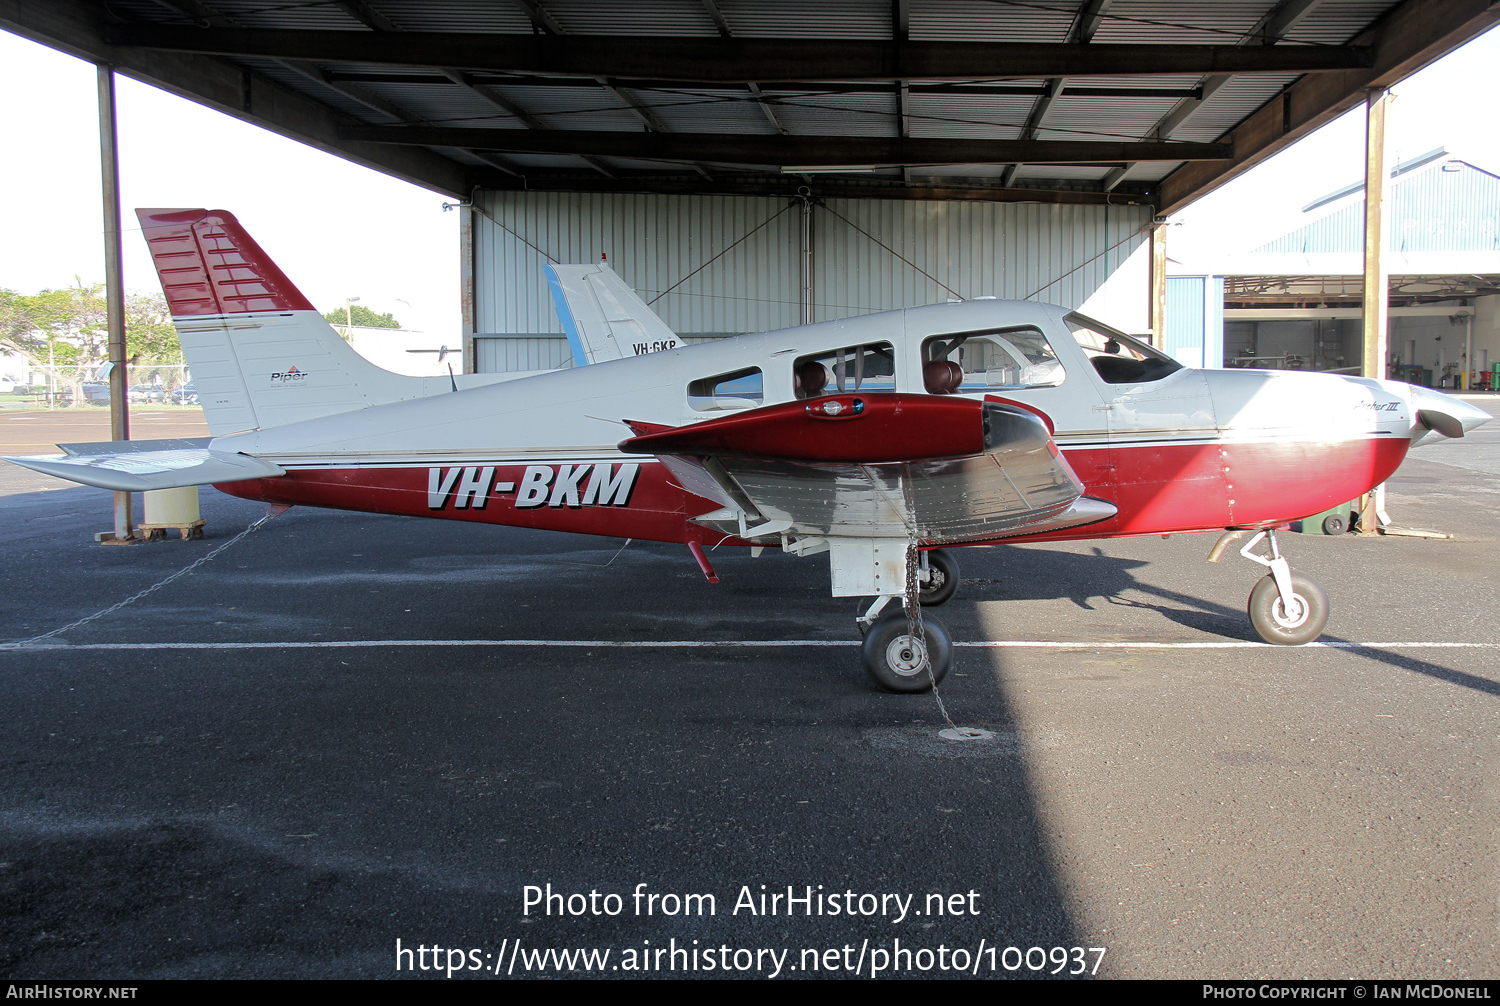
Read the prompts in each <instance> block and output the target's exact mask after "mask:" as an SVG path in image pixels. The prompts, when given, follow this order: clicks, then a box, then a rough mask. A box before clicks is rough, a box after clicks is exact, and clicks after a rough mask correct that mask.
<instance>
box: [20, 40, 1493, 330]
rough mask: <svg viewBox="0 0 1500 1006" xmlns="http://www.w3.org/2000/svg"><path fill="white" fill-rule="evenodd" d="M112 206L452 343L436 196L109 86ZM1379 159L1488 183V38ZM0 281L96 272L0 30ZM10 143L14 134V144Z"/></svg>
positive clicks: (201, 110) (73, 106)
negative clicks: (1426, 161)
mask: <svg viewBox="0 0 1500 1006" xmlns="http://www.w3.org/2000/svg"><path fill="white" fill-rule="evenodd" d="M116 79H117V81H118V84H117V88H116V100H117V106H118V116H119V136H120V175H121V206H122V209H123V210H124V214H125V216H126V219H127V222H128V223H132V224H133V222H134V214H133V213H132V212H131V211H132V209H133V208H134V207H137V206H151V207H169V206H180V207H198V206H201V207H208V208H214V209H227V210H229V211H231V212H233V213H234V214H235V215H236V216H237V217H239V219H240V221H241V222H242V223H243V224H245V226H246V227H247V229H248V230H249V231H250V233H251V234H253V235H254V236H255V238H256V240H257V241H258V242H260V244H261V245H262V247H264V248H265V249H266V250H267V251H268V252H269V253H270V254H271V255H272V257H273V258H274V259H275V260H276V262H277V263H278V264H279V265H280V266H281V267H282V270H283V271H284V272H286V273H287V275H289V276H290V277H291V278H292V280H293V281H294V282H295V283H296V284H297V285H298V287H300V288H301V290H302V292H303V293H304V294H306V295H307V297H308V298H309V299H310V300H311V301H312V302H313V304H315V305H316V306H317V307H318V308H319V309H320V310H324V311H327V310H331V309H333V308H335V307H342V306H343V303H344V298H345V297H359V298H361V300H360V303H362V304H364V305H366V306H368V307H370V308H373V309H374V310H376V311H377V312H382V313H383V312H391V313H394V314H395V316H396V317H397V318H398V319H399V320H400V321H401V323H402V324H403V326H405V327H407V328H410V329H414V330H417V331H423V332H427V333H430V334H433V335H436V336H439V337H442V338H446V339H450V340H457V338H458V335H459V323H460V319H459V289H458V277H459V270H458V214H457V213H455V212H444V211H443V209H442V204H443V203H444V202H445V201H446V197H444V196H441V195H439V194H437V193H434V192H430V191H428V190H426V189H422V188H420V187H418V186H415V185H411V184H408V183H406V182H402V181H398V180H396V179H394V178H390V177H388V176H386V175H382V174H381V173H379V172H377V171H373V170H370V169H368V168H363V167H360V166H358V165H355V164H352V163H350V162H348V161H345V160H343V159H341V158H338V157H335V156H333V155H331V154H325V153H323V152H321V151H318V150H314V149H313V148H311V147H306V146H303V145H301V144H299V143H296V142H294V141H292V140H288V139H285V138H283V137H280V136H277V135H276V134H274V133H271V132H268V131H266V130H263V129H260V128H259V127H257V126H252V125H248V124H246V123H244V122H241V121H240V120H238V119H235V118H233V117H231V116H228V115H224V114H222V113H219V112H215V111H212V110H210V109H208V108H205V107H203V106H201V105H197V104H194V103H193V102H190V101H187V100H185V99H182V98H178V97H175V96H173V95H171V94H168V93H166V92H164V91H159V90H157V89H155V88H153V87H150V86H147V85H145V84H140V83H137V82H135V81H132V80H130V79H128V78H125V77H117V78H116ZM1394 91H1395V94H1396V100H1395V103H1394V106H1393V109H1392V112H1391V117H1390V121H1389V123H1388V129H1389V133H1390V137H1391V156H1392V157H1393V158H1394V159H1395V160H1403V159H1406V158H1409V157H1414V156H1416V155H1418V154H1421V153H1424V152H1426V151H1428V150H1431V149H1433V148H1435V147H1439V146H1446V147H1447V148H1448V150H1449V151H1450V152H1452V153H1453V154H1454V155H1456V156H1461V157H1464V158H1465V159H1467V160H1470V161H1472V162H1473V163H1475V164H1477V165H1478V166H1480V167H1483V168H1487V169H1489V170H1492V171H1496V172H1497V173H1500V131H1496V130H1491V129H1488V128H1486V127H1485V126H1484V122H1485V121H1486V120H1485V115H1486V114H1487V113H1486V110H1488V109H1491V108H1493V107H1494V106H1495V99H1496V97H1497V96H1500V32H1490V33H1489V34H1487V35H1484V36H1481V37H1480V38H1478V39H1476V40H1474V41H1473V42H1470V43H1469V44H1468V45H1466V46H1464V47H1463V48H1461V49H1459V50H1457V51H1455V52H1453V53H1451V54H1449V55H1448V56H1447V57H1445V58H1444V59H1442V60H1440V61H1438V62H1437V63H1435V64H1433V65H1432V66H1430V67H1428V68H1427V69H1425V70H1423V71H1421V72H1420V73H1418V74H1416V75H1414V76H1412V77H1411V78H1409V79H1408V80H1406V81H1403V82H1402V83H1401V84H1399V85H1398V86H1397V87H1396V88H1394ZM0 95H4V98H0V135H3V136H6V137H10V138H12V143H11V146H10V148H9V150H8V151H7V154H8V156H6V157H4V158H0V193H3V195H0V287H3V288H8V289H11V290H16V291H19V292H22V293H35V292H37V291H38V290H41V289H44V288H58V287H62V286H67V285H70V284H72V283H73V282H74V281H75V277H78V278H81V279H82V280H83V281H84V282H85V283H89V282H99V281H100V280H102V279H103V275H104V268H103V250H102V242H101V236H100V235H101V231H102V211H101V208H100V196H99V146H98V120H97V104H96V101H97V97H96V96H97V91H96V83H95V71H94V67H93V66H92V64H89V63H85V62H83V61H81V60H77V59H74V58H73V57H71V56H67V55H64V54H62V53H59V52H56V51H54V50H52V49H48V48H47V47H45V46H42V45H38V44H36V43H33V42H29V41H27V40H25V39H22V38H20V37H18V36H15V35H12V34H9V33H7V32H4V31H0ZM1363 130H1364V112H1363V109H1362V108H1361V109H1359V110H1356V111H1354V112H1351V113H1349V114H1348V115H1345V116H1343V117H1342V118H1340V119H1338V120H1336V121H1334V122H1332V123H1330V124H1329V125H1327V126H1325V127H1323V128H1322V129H1320V130H1319V131H1318V132H1316V133H1314V134H1312V135H1311V136H1309V137H1307V138H1305V139H1304V140H1302V141H1301V142H1299V143H1297V144H1295V145H1294V146H1292V147H1291V148H1289V149H1288V150H1286V151H1284V152H1282V153H1281V154H1278V155H1277V156H1276V157H1274V158H1271V159H1270V160H1268V161H1267V162H1266V163H1264V164H1262V165H1260V166H1258V167H1256V168H1254V169H1253V170H1251V171H1249V172H1247V173H1246V174H1244V175H1242V176H1241V177H1240V178H1238V179H1236V180H1234V181H1233V182H1231V183H1229V184H1228V185H1226V186H1224V187H1223V188H1220V189H1218V190H1217V191H1215V192H1213V193H1211V194H1209V195H1208V196H1206V197H1205V198H1203V199H1200V200H1199V201H1198V202H1197V203H1195V204H1193V205H1191V206H1189V207H1188V208H1187V209H1185V210H1183V211H1182V212H1180V213H1178V214H1177V215H1175V216H1174V217H1173V219H1172V223H1173V225H1174V226H1173V228H1172V230H1171V232H1170V235H1169V238H1168V248H1169V254H1171V255H1172V257H1173V258H1176V259H1178V260H1179V261H1182V260H1187V259H1192V258H1195V257H1199V256H1201V255H1202V254H1203V253H1205V252H1207V251H1212V250H1216V249H1221V250H1224V251H1229V252H1234V251H1240V250H1244V249H1248V248H1251V247H1254V246H1255V245H1258V244H1260V243H1262V242H1263V241H1265V240H1267V239H1269V238H1272V237H1275V236H1277V235H1279V234H1282V233H1284V232H1286V231H1288V230H1291V229H1293V228H1295V227H1297V226H1300V225H1301V224H1302V223H1303V222H1305V221H1306V219H1307V218H1306V217H1304V216H1303V215H1302V212H1301V208H1302V206H1304V205H1305V204H1307V203H1308V202H1311V201H1312V200H1313V199H1316V198H1317V197H1319V196H1321V195H1324V194H1325V193H1327V192H1330V191H1332V190H1333V189H1336V188H1339V187H1340V186H1343V185H1345V184H1348V183H1350V182H1354V181H1358V180H1359V179H1360V178H1361V177H1362V174H1363V171H1364V139H1363ZM19 138H25V139H24V142H22V141H21V140H20V139H19ZM124 249H125V285H126V288H127V289H129V290H140V291H148V292H155V291H159V290H160V287H159V286H158V285H157V282H156V276H155V273H154V271H153V270H152V268H151V263H150V259H149V258H148V257H147V255H146V251H145V243H144V242H143V241H142V240H141V238H140V229H139V228H138V227H134V226H132V227H131V228H129V229H127V230H126V232H125V234H124Z"/></svg>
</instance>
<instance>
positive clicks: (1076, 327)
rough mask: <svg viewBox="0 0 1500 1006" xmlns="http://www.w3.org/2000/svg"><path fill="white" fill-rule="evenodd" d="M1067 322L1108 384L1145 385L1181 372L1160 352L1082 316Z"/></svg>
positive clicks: (1085, 352)
mask: <svg viewBox="0 0 1500 1006" xmlns="http://www.w3.org/2000/svg"><path fill="white" fill-rule="evenodd" d="M1065 320H1066V321H1067V325H1068V329H1069V330H1070V331H1071V332H1072V333H1073V338H1074V339H1076V340H1077V341H1078V345H1079V347H1080V348H1081V349H1082V350H1083V353H1084V355H1085V356H1087V357H1088V358H1089V363H1091V364H1093V365H1094V369H1095V370H1096V371H1098V373H1099V376H1100V377H1102V378H1103V379H1104V383H1105V384H1146V383H1148V382H1150V381H1159V380H1161V379H1162V378H1163V377H1166V376H1167V375H1168V374H1171V373H1174V372H1176V371H1179V370H1181V369H1182V364H1180V363H1178V362H1177V361H1176V360H1174V359H1172V358H1171V357H1170V356H1168V355H1167V354H1165V353H1163V352H1162V351H1161V350H1159V349H1153V348H1151V347H1150V346H1148V345H1146V344H1145V343H1144V342H1139V341H1137V340H1135V339H1132V338H1131V337H1130V336H1128V335H1126V334H1124V333H1123V332H1116V331H1115V330H1114V329H1112V328H1110V327H1109V326H1107V325H1101V324H1100V323H1099V322H1097V321H1093V320H1091V319H1089V318H1085V317H1084V316H1083V315H1081V314H1070V315H1068V317H1067V318H1066V319H1065Z"/></svg>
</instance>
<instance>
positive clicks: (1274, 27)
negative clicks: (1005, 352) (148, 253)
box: [0, 0, 1500, 370]
mask: <svg viewBox="0 0 1500 1006" xmlns="http://www.w3.org/2000/svg"><path fill="white" fill-rule="evenodd" d="M1497 20H1500V13H1497V12H1496V11H1494V10H1493V9H1492V8H1491V6H1490V5H1489V4H1487V3H1483V2H1478V0H1399V2H1398V0H1245V2H1238V3H1233V4H1212V5H1205V4H1194V3H1180V2H1173V0H943V2H938V0H838V2H836V3H834V2H828V3H817V2H815V3H806V2H801V3H792V2H790V0H755V2H750V0H639V2H633V3H628V4H618V3H600V2H598V0H495V2H480V0H449V2H446V3H443V4H431V3H425V2H419V0H327V2H322V3H299V4H275V5H267V4H264V3H261V2H258V0H214V2H213V3H205V2H201V0H111V2H109V3H104V2H101V0H49V2H38V0H8V2H6V3H4V4H0V26H3V27H4V28H6V29H8V30H10V31H13V32H17V33H19V34H21V35H23V36H26V37H28V38H31V39H34V40H36V41H39V42H42V43H45V44H47V45H51V46H54V47H56V48H58V49H61V50H63V51H66V52H69V53H71V54H73V55H75V56H79V57H81V58H84V59H87V60H90V61H93V62H95V63H97V64H99V65H101V66H103V67H107V68H111V69H112V70H113V71H115V72H119V73H124V74H127V75H129V76H131V77H134V78H137V79H140V80H143V81H145V82H148V83H151V84H154V85H156V86H159V87H163V88H166V89H167V90H170V91H172V92H174V93H176V94H179V95H182V96H184V97H187V98H190V99H192V100H195V101H199V102H201V103H204V104H206V105H209V106H211V107H214V108H216V109H219V110H220V111H223V112H226V113H228V114H231V115H234V116H237V117H239V118H242V119H245V120H247V121H250V122H253V123H255V124H257V125H260V126H263V127H266V128H269V129H272V130H274V131H276V132H278V133H281V134H284V135H286V136H289V137H292V138H295V139H297V140H300V141H302V142H305V143H308V144H311V145H313V146H316V147H318V148H320V149H322V150H325V151H328V152H331V153H334V154H337V155H339V156H342V157H346V158H348V159H350V160H353V161H356V162H358V163H361V164H364V165H367V166H369V167H372V168H375V169H377V170H380V171H383V172H386V173H389V174H391V175H394V176H397V177H400V178H403V179H406V180H408V181H411V182H414V183H416V184H419V185H423V186H426V187H428V188H430V189H433V190H435V191H438V192H441V193H445V194H447V195H449V196H451V197H453V199H454V200H455V202H456V203H458V204H460V206H461V209H462V212H463V215H464V226H463V228H462V233H463V239H462V243H463V247H462V248H461V249H460V254H459V255H458V256H457V258H458V264H459V266H460V269H459V271H460V273H461V275H462V289H463V292H464V333H463V334H464V339H465V354H464V358H465V366H466V367H467V368H469V369H479V370H516V369H533V368H536V367H546V366H558V365H563V364H566V363H567V361H568V350H567V346H566V344H565V342H564V341H563V339H562V338H561V332H560V329H559V327H558V324H557V322H556V319H555V317H554V316H553V313H552V310H551V304H550V299H549V297H548V294H547V289H546V285H545V282H544V280H543V278H542V274H541V269H540V265H541V264H542V263H543V262H545V261H548V260H551V261H575V262H576V261H591V260H597V258H598V257H599V256H601V255H603V256H607V257H608V258H609V260H610V262H611V263H612V264H613V265H614V267H615V268H616V269H617V271H619V272H620V273H621V275H623V276H624V277H625V278H626V280H627V281H628V282H630V283H631V285H633V286H634V287H635V288H636V289H637V290H638V291H640V292H641V293H642V295H643V296H644V297H645V298H646V299H647V300H648V301H651V302H652V304H653V306H654V307H655V308H656V309H657V311H658V312H659V313H660V314H661V315H662V317H663V318H664V320H666V322H667V323H668V324H669V325H670V326H672V327H673V328H674V329H675V330H676V331H679V332H681V333H683V334H684V335H686V336H687V337H689V339H690V340H694V341H696V340H700V339H707V338H713V337H715V336H720V335H725V334H734V333H738V332H746V331H756V330H765V329H770V328H777V327H783V326H788V325H794V324H799V323H802V322H804V321H814V320H817V321H821V320H827V319H831V318H837V317H841V316H847V315H853V314H860V313H866V312H870V311H879V310H887V309H892V308H899V307H905V306H912V305H918V304H923V303H931V302H934V301H942V300H945V299H955V298H963V299H967V298H971V297H977V296H998V297H1006V298H1030V299H1037V300H1043V301H1050V302H1055V303H1059V304H1063V305H1066V306H1069V307H1078V306H1081V305H1084V304H1085V303H1086V302H1088V301H1089V299H1090V297H1091V296H1094V295H1095V294H1096V293H1097V292H1098V291H1099V290H1100V288H1101V286H1102V285H1103V284H1104V282H1105V280H1106V279H1107V278H1108V277H1110V276H1111V275H1112V274H1115V273H1117V272H1118V271H1119V270H1120V269H1121V267H1122V265H1124V264H1126V263H1130V268H1131V269H1133V270H1134V272H1132V273H1131V275H1132V277H1136V276H1138V280H1135V279H1133V280H1132V282H1131V283H1129V284H1127V295H1126V297H1125V300H1126V301H1127V303H1126V304H1124V306H1123V307H1120V305H1119V304H1118V303H1116V310H1117V312H1123V314H1124V315H1127V316H1129V317H1131V318H1138V319H1139V320H1138V321H1135V322H1133V323H1130V324H1129V325H1128V327H1131V328H1133V329H1135V330H1138V331H1140V330H1146V331H1149V332H1151V333H1153V334H1154V336H1155V338H1156V339H1157V340H1158V341H1159V340H1161V339H1162V337H1163V334H1164V333H1163V328H1164V325H1165V314H1166V311H1165V304H1166V292H1165V291H1166V270H1165V265H1164V263H1165V248H1164V245H1165V231H1164V229H1163V228H1161V227H1159V226H1156V223H1157V221H1159V220H1161V219H1162V218H1164V217H1165V215H1166V214H1169V213H1171V212H1173V211H1174V210H1177V209H1179V208H1181V207H1183V206H1185V205H1186V204H1188V203H1190V202H1192V201H1193V200H1194V199H1196V198H1197V197H1199V196H1201V195H1202V194H1204V193H1206V192H1208V191H1210V190H1212V189H1213V188H1215V187H1217V186H1218V185H1221V184H1223V183H1224V182H1225V181H1227V180H1229V179H1231V178H1233V177H1235V176H1236V175H1238V174H1240V173H1241V172H1243V171H1245V170H1247V169H1248V168H1250V167H1252V166H1253V165H1255V164H1257V163H1259V162H1261V161H1262V160H1264V159H1265V158H1267V157H1269V156H1271V155H1272V154H1274V153H1276V152H1277V151H1279V150H1281V149H1283V148H1285V147H1286V146H1288V145H1289V144H1291V143H1293V142H1294V141H1296V140H1297V139H1298V138H1300V137H1302V136H1304V135H1306V134H1307V133H1309V132H1310V131H1312V130H1314V129H1316V128H1317V127H1318V126H1320V125H1322V124H1323V123H1325V122H1327V121H1329V120H1331V119H1332V118H1334V117H1335V116H1337V115H1339V114H1341V113H1343V112H1345V111H1348V110H1349V109H1351V108H1354V107H1357V106H1358V105H1360V104H1362V103H1365V102H1366V101H1371V100H1375V99H1376V98H1378V96H1379V95H1380V94H1381V93H1382V90H1381V89H1383V88H1384V87H1387V86H1389V85H1390V84H1392V83H1394V82H1395V81H1397V80H1399V79H1400V78H1402V77H1403V76H1406V75H1407V74H1409V73H1411V72H1413V71H1414V70H1416V69H1418V68H1420V67H1421V66H1423V65H1425V64H1426V63H1428V62H1431V61H1432V60H1434V59H1436V58H1438V57H1440V56H1441V55H1443V54H1444V53H1446V52H1448V51H1449V50H1451V49H1453V48H1454V47H1456V46H1458V45H1460V44H1462V43H1463V42H1465V41H1467V40H1469V39H1470V38H1473V37H1474V36H1476V35H1477V34H1479V33H1481V32H1482V31H1484V30H1485V29H1487V28H1489V27H1491V26H1492V25H1493V24H1494V23H1495V22H1496V21H1497ZM101 79H102V78H101ZM1372 96H1374V97H1373V98H1372ZM1383 174H1384V173H1383V172H1381V173H1380V175H1381V176H1383ZM107 230H108V228H107ZM1114 300H1115V301H1117V302H1118V300H1119V296H1118V294H1116V295H1115V296H1114ZM1159 344H1160V342H1159Z"/></svg>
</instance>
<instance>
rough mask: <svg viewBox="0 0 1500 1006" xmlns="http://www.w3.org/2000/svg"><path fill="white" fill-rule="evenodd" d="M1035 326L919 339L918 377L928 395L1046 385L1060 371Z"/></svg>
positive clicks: (1060, 374)
mask: <svg viewBox="0 0 1500 1006" xmlns="http://www.w3.org/2000/svg"><path fill="white" fill-rule="evenodd" d="M1066 376H1067V375H1066V373H1065V372H1064V370H1063V365H1062V361H1060V360H1058V358H1057V354H1056V353H1054V352H1053V351H1052V344H1051V343H1049V342H1048V341H1047V337H1046V336H1045V335H1043V334H1042V333H1041V331H1040V330H1039V329H1036V328H1032V327H1030V326H1026V327H1024V328H1004V329H986V330H984V331H980V332H959V333H955V334H953V335H938V336H934V337H933V338H931V339H928V340H926V341H925V342H923V343H922V383H923V385H924V386H925V387H926V389H927V393H928V394H930V395H953V394H961V393H973V392H979V391H989V390H994V389H997V388H1051V387H1055V386H1057V385H1059V384H1061V383H1062V382H1063V378H1064V377H1066Z"/></svg>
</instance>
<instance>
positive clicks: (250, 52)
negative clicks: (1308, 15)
mask: <svg viewBox="0 0 1500 1006" xmlns="http://www.w3.org/2000/svg"><path fill="white" fill-rule="evenodd" d="M528 6H530V5H528ZM108 38H109V40H110V41H111V42H112V43H113V44H115V45H121V46H132V47H141V48H148V49H165V50H175V51H181V52H196V53H209V54H213V55H221V56H264V57H267V58H270V59H312V60H336V61H346V62H355V63H380V64H386V65H391V66H424V67H439V68H452V69H462V70H497V71H504V72H512V73H557V74H563V75H566V76H582V77H593V78H598V77H658V78H662V79H667V80H680V81H700V82H704V83H733V84H741V85H742V84H744V83H745V82H746V81H755V82H757V83H761V84H764V83H766V82H768V81H804V80H808V81H815V80H883V81H890V82H895V81H900V80H992V79H996V78H1006V77H1013V78H1026V77H1080V76H1099V75H1108V76H1121V75H1153V74H1204V75H1207V74H1215V73H1336V72H1339V71H1351V70H1354V71H1357V70H1362V69H1365V68H1367V67H1369V66H1370V63H1371V59H1372V54H1371V53H1370V52H1369V50H1367V49H1364V48H1360V47H1357V46H1232V45H1139V44H1133V43H1132V44H1118V45H1083V44H1078V43H1053V44H1046V43H1029V42H930V41H918V42H911V41H907V42H900V43H898V42H895V41H869V40H849V39H806V38H745V37H741V36H736V37H732V38H682V37H666V38H661V37H652V36H640V37H631V39H630V41H629V44H622V43H621V40H620V39H619V38H616V37H614V36H608V35H556V34H550V35H498V34H497V35H485V34H477V33H447V32H418V31H406V32H400V33H399V34H398V33H393V32H372V31H323V30H318V31H299V30H291V29H274V30H273V29H261V28H182V27H176V26H170V25H142V24H122V25H114V26H112V27H110V28H109V29H108Z"/></svg>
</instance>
